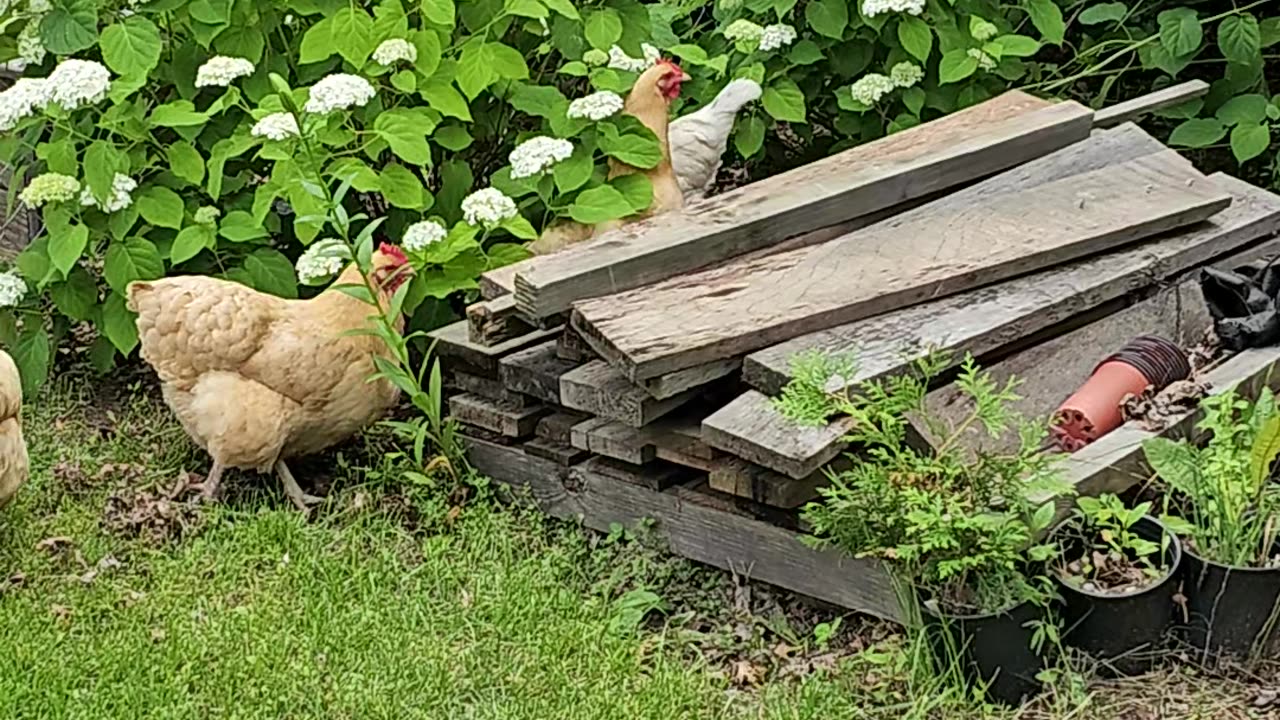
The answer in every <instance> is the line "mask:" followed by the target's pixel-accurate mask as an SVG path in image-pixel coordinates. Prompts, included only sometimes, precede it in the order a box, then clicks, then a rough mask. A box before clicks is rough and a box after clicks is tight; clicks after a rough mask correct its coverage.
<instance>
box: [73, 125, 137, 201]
mask: <svg viewBox="0 0 1280 720" xmlns="http://www.w3.org/2000/svg"><path fill="white" fill-rule="evenodd" d="M127 163H128V159H127V158H125V157H124V155H122V154H121V153H120V152H119V151H118V150H116V148H115V146H114V145H112V144H111V143H110V142H108V141H106V140H95V141H94V142H93V143H91V144H90V145H89V147H88V148H86V149H85V151H84V177H85V181H86V183H87V184H88V186H89V191H90V192H91V193H92V194H93V196H94V197H95V198H98V199H99V200H101V199H103V198H108V197H111V195H112V185H113V184H114V182H115V176H116V173H118V172H121V171H123V170H127V169H128V168H127V165H126V164H127Z"/></svg>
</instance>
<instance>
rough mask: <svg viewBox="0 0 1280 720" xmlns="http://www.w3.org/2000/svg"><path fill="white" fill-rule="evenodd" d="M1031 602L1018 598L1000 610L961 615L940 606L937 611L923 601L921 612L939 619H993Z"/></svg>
mask: <svg viewBox="0 0 1280 720" xmlns="http://www.w3.org/2000/svg"><path fill="white" fill-rule="evenodd" d="M1030 604H1031V600H1029V599H1028V600H1016V601H1014V602H1011V603H1009V604H1008V605H1006V606H1004V607H1002V608H1000V609H999V610H992V611H990V612H985V613H977V614H975V615H961V614H958V613H951V612H946V611H945V610H942V609H941V608H939V610H938V611H937V612H934V610H933V609H932V608H930V607H929V604H928V603H926V602H921V603H920V612H923V613H927V614H929V615H931V616H933V617H935V618H938V619H939V620H993V619H995V618H998V617H1000V616H1001V615H1007V614H1009V613H1010V612H1012V611H1013V610H1017V609H1018V608H1020V607H1022V606H1024V605H1030Z"/></svg>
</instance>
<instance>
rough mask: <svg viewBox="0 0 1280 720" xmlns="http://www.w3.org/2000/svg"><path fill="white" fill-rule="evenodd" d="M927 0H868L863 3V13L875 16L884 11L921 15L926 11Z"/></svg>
mask: <svg viewBox="0 0 1280 720" xmlns="http://www.w3.org/2000/svg"><path fill="white" fill-rule="evenodd" d="M924 6H925V0H866V1H865V2H863V3H862V14H863V15H866V16H867V17H875V16H876V15H882V14H884V13H907V14H908V15H919V14H920V13H922V12H924Z"/></svg>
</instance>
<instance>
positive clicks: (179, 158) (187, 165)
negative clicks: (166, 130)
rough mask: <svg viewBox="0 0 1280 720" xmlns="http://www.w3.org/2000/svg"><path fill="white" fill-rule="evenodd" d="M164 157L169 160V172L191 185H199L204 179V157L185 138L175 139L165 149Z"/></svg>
mask: <svg viewBox="0 0 1280 720" xmlns="http://www.w3.org/2000/svg"><path fill="white" fill-rule="evenodd" d="M165 158H166V160H168V162H169V172H171V173H173V174H174V175H175V176H177V177H179V178H181V179H183V180H186V181H187V182H189V183H191V184H192V185H199V184H200V182H201V181H202V180H204V158H203V157H201V156H200V151H199V150H196V147H195V146H194V145H192V144H191V143H189V142H187V141H185V140H177V141H174V142H172V143H170V144H169V147H168V148H166V149H165Z"/></svg>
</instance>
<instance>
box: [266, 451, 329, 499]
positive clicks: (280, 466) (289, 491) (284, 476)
mask: <svg viewBox="0 0 1280 720" xmlns="http://www.w3.org/2000/svg"><path fill="white" fill-rule="evenodd" d="M276 474H277V475H279V476H280V482H281V483H283V484H284V494H285V495H288V496H289V500H291V501H292V502H293V504H294V506H295V507H297V508H298V509H299V510H301V511H302V512H310V511H311V506H312V505H315V504H317V503H320V502H324V498H318V497H316V496H315V495H308V494H306V493H304V492H302V488H301V487H299V486H298V481H297V480H295V479H294V478H293V473H291V472H289V466H288V465H285V464H284V461H283V460H277V461H276Z"/></svg>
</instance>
